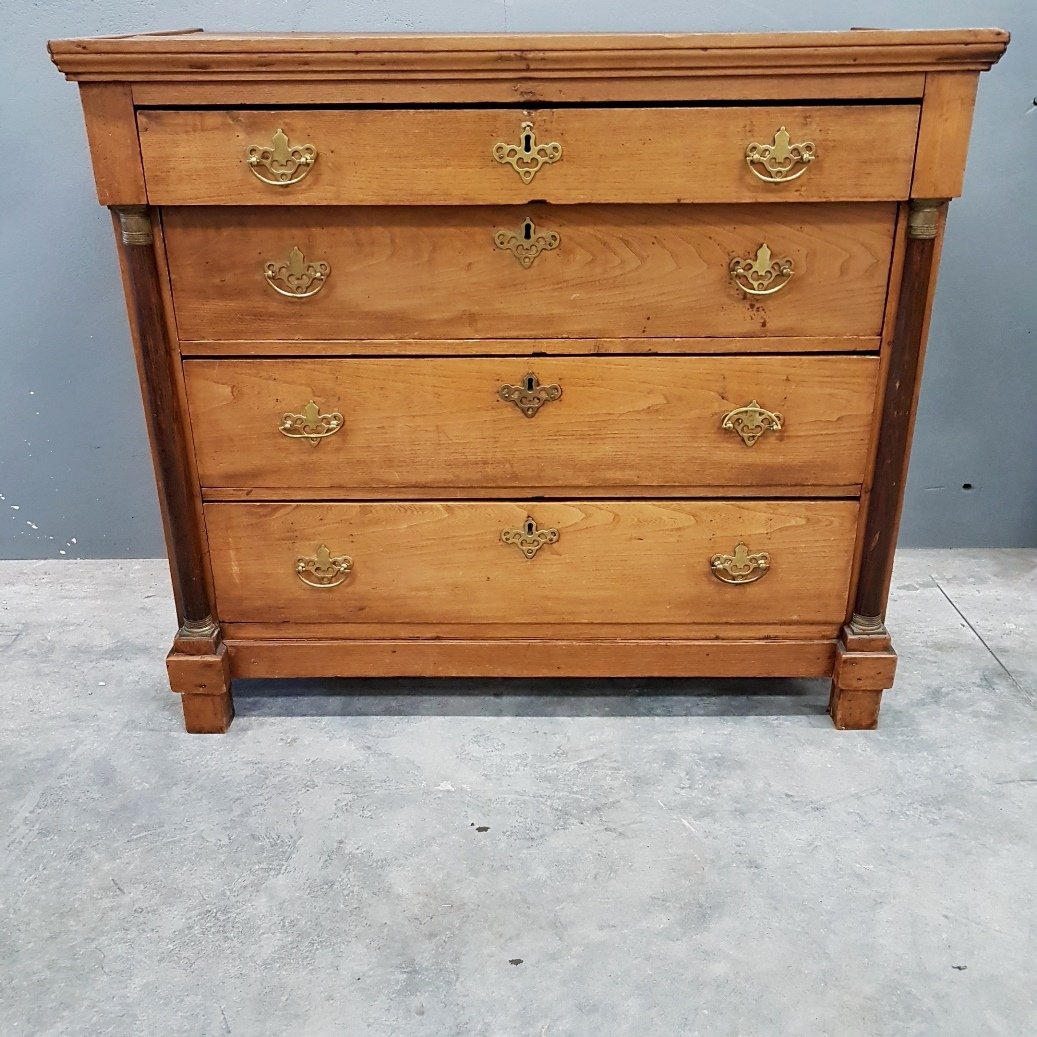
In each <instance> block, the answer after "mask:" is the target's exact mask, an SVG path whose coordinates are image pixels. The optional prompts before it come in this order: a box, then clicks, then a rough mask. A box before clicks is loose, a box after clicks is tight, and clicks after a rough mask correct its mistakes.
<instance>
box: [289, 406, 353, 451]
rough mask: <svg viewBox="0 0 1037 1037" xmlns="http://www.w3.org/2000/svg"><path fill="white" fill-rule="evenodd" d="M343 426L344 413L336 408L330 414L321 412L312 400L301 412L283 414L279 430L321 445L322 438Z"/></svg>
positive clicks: (291, 436) (290, 435) (315, 444)
mask: <svg viewBox="0 0 1037 1037" xmlns="http://www.w3.org/2000/svg"><path fill="white" fill-rule="evenodd" d="M340 428H342V415H341V414H340V413H339V412H338V411H337V410H336V411H332V412H331V413H329V414H321V412H320V407H318V406H317V403H316V401H315V400H310V402H309V403H307V404H306V406H305V407H303V409H302V413H301V414H292V413H291V411H289V412H288V413H286V414H283V415H281V424H280V425H278V430H279V431H280V433H281V435H282V436H287V437H288V438H289V439H305V440H308V441H309V443H310V445H311V446H320V441H321V440H322V439H327V437H328V436H333V435H334V434H335V433H336V432H338V430H339V429H340Z"/></svg>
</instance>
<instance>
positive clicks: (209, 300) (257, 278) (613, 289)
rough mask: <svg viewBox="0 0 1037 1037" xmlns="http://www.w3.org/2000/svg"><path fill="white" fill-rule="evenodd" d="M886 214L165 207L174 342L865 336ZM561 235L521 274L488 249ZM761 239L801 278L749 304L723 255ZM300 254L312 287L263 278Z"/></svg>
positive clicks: (749, 250) (880, 293)
mask: <svg viewBox="0 0 1037 1037" xmlns="http://www.w3.org/2000/svg"><path fill="white" fill-rule="evenodd" d="M895 212H896V209H895V206H893V205H888V204H882V203H875V204H871V205H807V204H798V205H768V206H764V205H759V206H565V207H559V206H552V205H529V206H512V207H506V208H503V207H501V208H498V207H488V206H478V207H466V208H453V207H449V206H429V207H423V208H381V207H356V208H320V207H315V208H305V209H288V208H279V209H258V208H253V209H237V208H222V209H221V208H177V209H168V210H165V215H164V228H165V236H166V248H167V253H168V258H169V267H170V274H171V278H172V285H173V300H174V306H175V307H176V316H177V326H178V328H179V332H180V337H181V339H221V338H233V339H238V338H241V337H242V333H243V332H247V335H248V337H250V338H255V339H262V338H268V339H277V340H282V341H291V340H293V339H314V338H354V337H355V338H369V339H372V340H376V339H396V338H442V337H450V338H456V337H462V338H481V337H490V338H502V337H507V338H539V337H541V336H554V337H566V336H570V335H576V336H580V337H588V336H590V337H593V336H600V337H625V336H632V337H641V336H648V337H654V336H712V335H716V336H745V337H757V336H759V337H762V336H765V335H766V336H771V335H811V336H820V335H833V336H841V335H876V334H878V333H879V331H880V329H881V327H882V313H883V307H884V304H885V295H886V282H887V278H888V276H889V265H890V257H891V254H892V244H893V226H894V217H895ZM527 216H528V217H530V218H532V219H533V220H534V222H535V223H536V225H537V226H538V227H539V228H542V229H546V230H552V231H555V232H557V233H558V234H559V235H560V238H561V242H560V244H559V246H558V248H557V249H555V250H554V251H550V252H544V253H542V254H541V255H540V256H539V258H537V259H536V261H535V262H534V263H533V265H532V266H531V267H529V268H528V269H523V267H522V266H520V264H519V263H518V262H517V260H516V259H515V257H514V256H513V255H512V254H511V253H510V252H507V251H502V250H501V249H498V248H497V247H496V246H495V244H494V234H495V232H496V231H497V230H499V229H514V230H517V229H518V228H519V227H520V225H521V223H522V221H523V219H524V218H526V217H527ZM764 242H766V243H767V244H768V245H769V246H770V247H771V249H772V250H773V252H774V255H775V258H779V257H780V258H783V259H784V258H789V259H791V260H792V261H793V264H794V269H795V272H794V274H793V277H792V280H791V281H790V283H789V284H788V285H787V286H786V287H784V288H782V289H781V290H780V291H779V292H777V293H776V294H774V295H770V296H766V297H753V296H747V295H746V294H745V293H744V292H743V291H742V290H741V289H740V288H738V287H737V286H736V285H735V284H734V283H733V281H732V279H731V275H730V270H729V266H730V262H731V259H732V258H734V257H737V256H741V257H743V258H744V257H751V256H755V255H756V251H757V249H758V248H759V246H760V245H761V244H762V243H764ZM293 247H298V248H300V249H301V250H302V252H303V253H304V255H305V256H306V257H307V259H308V260H310V261H323V262H327V263H328V264H330V267H331V272H330V275H329V277H328V278H327V282H326V284H325V285H324V287H323V288H322V289H321V291H320V292H319V293H318V294H316V295H313V296H311V297H310V298H307V299H290V298H285V297H284V296H281V295H278V294H277V293H276V292H275V291H274V290H273V289H272V288H271V287H270V285H269V284H268V283H267V281H266V278H265V277H264V275H263V269H264V265H265V264H266V263H267V262H268V261H278V262H280V261H283V260H284V259H285V258H286V257H287V255H288V252H289V251H290V250H291V249H292V248H293Z"/></svg>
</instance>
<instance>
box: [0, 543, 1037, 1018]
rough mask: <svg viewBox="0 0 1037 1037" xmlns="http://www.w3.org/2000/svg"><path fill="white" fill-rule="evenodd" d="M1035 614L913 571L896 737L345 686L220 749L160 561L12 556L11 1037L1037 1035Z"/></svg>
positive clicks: (582, 704) (735, 700)
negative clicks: (189, 712) (185, 706)
mask: <svg viewBox="0 0 1037 1037" xmlns="http://www.w3.org/2000/svg"><path fill="white" fill-rule="evenodd" d="M1035 588H1037V552H1022V551H999V552H998V551H984V552H923V551H910V552H903V553H902V554H901V555H900V556H899V560H898V565H897V572H896V578H895V592H894V598H893V604H892V607H891V609H890V617H889V623H890V627H891V628H892V630H893V635H894V640H895V643H896V646H897V648H898V650H899V652H900V672H899V676H898V682H897V687H896V689H895V690H894V691H893V692H892V693H890V694H888V695H887V696H886V701H885V704H884V706H883V710H882V726H881V728H880V730H878V731H877V732H873V733H852V732H847V733H839V732H836V731H834V730H833V729H832V727H831V725H830V723H829V721H828V719H827V718H826V717H825V716H824V705H825V700H826V696H827V687H826V686H825V685H824V684H822V683H820V682H813V681H803V682H740V683H738V684H723V683H719V682H701V681H699V682H693V681H585V682H577V683H575V684H574V683H562V682H558V683H551V684H540V685H538V684H536V683H534V682H526V681H481V682H471V683H467V682H452V681H438V682H427V681H426V682H415V681H401V682H390V681H368V682H345V681H341V682H295V683H293V684H291V685H290V686H288V687H287V688H286V687H285V686H284V685H281V686H279V687H280V690H278V691H274V690H272V689H270V688H268V687H266V686H264V685H261V684H252V685H249V686H242V687H241V688H240V690H239V692H238V695H237V703H238V717H237V720H236V721H235V724H234V727H233V728H232V730H231V733H230V734H229V735H227V736H226V737H223V738H220V737H191V736H187V735H184V734H183V733H182V731H181V727H180V710H179V703H178V701H177V700H176V698H174V697H173V696H172V695H170V694H169V693H168V692H166V691H165V690H164V688H165V680H164V673H163V665H162V657H163V654H164V652H165V651H166V648H167V647H168V644H169V641H170V635H171V633H172V628H173V621H172V617H171V610H170V604H169V593H168V580H167V576H166V572H165V568H164V563H162V562H159V561H140V562H136V561H133V562H127V561H122V562H119V561H112V562H98V561H92V562H86V561H80V562H61V563H54V562H38V563H24V562H5V563H0V699H2V711H0V751H2V756H0V833H2V844H0V1033H2V1034H3V1035H4V1037H13V1035H23V1034H25V1035H33V1037H37V1035H44V1034H54V1035H57V1034H60V1035H62V1037H65V1035H80V1034H82V1035H90V1037H96V1035H99V1034H117V1035H121V1034H125V1035H133V1037H142V1035H143V1037H150V1035H156V1037H176V1035H181V1034H182V1035H190V1037H197V1035H210V1034H212V1035H220V1034H231V1033H236V1034H247V1035H262V1034H270V1035H283V1034H300V1035H303V1037H323V1035H329V1037H330V1035H335V1037H341V1035H354V1034H356V1035H363V1037H368V1035H393V1037H411V1035H415V1037H425V1035H428V1037H453V1035H457V1037H517V1035H530V1037H563V1035H566V1037H592V1035H602V1037H625V1035H630V1037H677V1035H679V1037H690V1035H696V1034H699V1035H710V1037H713V1035H718V1037H719V1035H725V1037H726V1035H730V1037H798V1035H800V1034H803V1035H810V1037H819V1035H837V1037H853V1035H867V1037H885V1035H890V1037H893V1035H896V1037H912V1035H925V1037H929V1035H934V1037H954V1035H962V1037H994V1035H1002V1034H1003V1035H1005V1037H1025V1035H1027V1034H1032V1033H1034V1032H1035V1028H1037V976H1035V963H1037V934H1035V920H1037V881H1035V880H1037V874H1035V872H1037V737H1035V735H1037V648H1035V642H1034V638H1033V631H1034V629H1035V628H1037V593H1035ZM327 690H334V691H335V692H336V693H337V694H336V695H334V696H326V695H325V694H323V692H324V691H327Z"/></svg>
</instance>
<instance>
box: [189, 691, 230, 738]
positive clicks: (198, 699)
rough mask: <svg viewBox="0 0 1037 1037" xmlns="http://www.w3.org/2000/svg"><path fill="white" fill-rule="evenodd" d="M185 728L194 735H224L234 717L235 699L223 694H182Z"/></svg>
mask: <svg viewBox="0 0 1037 1037" xmlns="http://www.w3.org/2000/svg"><path fill="white" fill-rule="evenodd" d="M180 700H181V702H182V703H183V706H184V728H185V729H186V730H187V732H188V734H192V735H222V734H224V733H225V732H226V730H227V728H229V727H230V722H231V721H232V720H233V719H234V699H233V698H232V697H231V694H230V691H227V692H226V694H223V695H181V697H180Z"/></svg>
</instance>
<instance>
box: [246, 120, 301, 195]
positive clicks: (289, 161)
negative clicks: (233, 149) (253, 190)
mask: <svg viewBox="0 0 1037 1037" xmlns="http://www.w3.org/2000/svg"><path fill="white" fill-rule="evenodd" d="M245 154H246V156H247V158H248V168H249V169H251V170H252V172H253V174H254V175H255V176H256V177H257V178H258V179H259V180H262V181H263V183H264V184H270V185H271V186H273V187H288V186H289V185H291V184H297V183H298V182H299V181H300V180H301V179H302V178H303V177H304V176H306V174H307V173H308V172H309V171H310V169H311V168H312V167H313V163H314V162H316V161H317V149H316V148H315V147H314V146H313V145H312V144H296V145H292V144H289V143H288V138H287V136H285V133H284V131H283V130H282V129H281V128H280V126H279V127H278V128H277V130H276V131H275V132H274V136H273V140H272V141H271V143H270V146H269V147H266V146H264V145H262V144H251V145H249V147H248V148H247V149H246V151H245ZM264 169H265V170H266V171H267V173H269V176H266V175H264V173H263V172H262V170H264Z"/></svg>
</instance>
